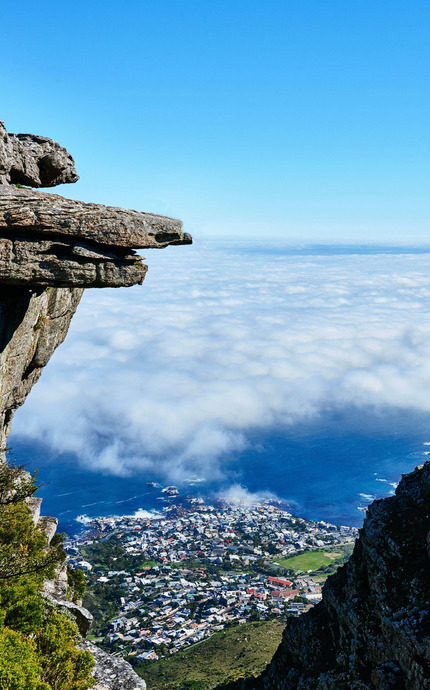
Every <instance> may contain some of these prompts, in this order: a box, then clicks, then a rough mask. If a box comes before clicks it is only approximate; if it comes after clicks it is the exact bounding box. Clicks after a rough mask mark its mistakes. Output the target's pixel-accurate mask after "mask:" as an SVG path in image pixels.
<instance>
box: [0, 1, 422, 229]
mask: <svg viewBox="0 0 430 690" xmlns="http://www.w3.org/2000/svg"><path fill="white" fill-rule="evenodd" d="M429 20H430V5H429V4H428V3H427V2H412V3H405V2H398V1H396V0H391V1H390V2H388V1H380V2H370V1H368V0H361V1H357V0H350V1H349V2H345V0H318V1H312V0H308V1H307V2H302V0H290V1H287V0H284V1H283V2H280V1H277V0H265V2H262V1H258V2H256V1H252V0H247V2H244V1H243V0H229V1H228V2H227V1H225V0H221V1H219V2H217V3H215V2H201V0H199V1H197V0H179V1H178V0H158V1H157V2H154V1H152V2H147V1H145V0H138V1H137V0H129V1H128V2H126V3H125V2H123V3H118V2H112V3H105V2H98V1H97V0H95V1H91V2H88V0H86V1H85V2H83V1H82V0H74V1H73V2H69V1H66V2H58V1H56V2H50V1H45V2H44V1H43V0H42V1H41V2H38V3H34V2H28V1H27V0H23V1H22V2H20V4H19V9H18V10H17V9H15V7H13V6H12V5H11V4H10V3H9V4H6V5H5V6H4V7H3V8H2V28H1V29H0V35H1V43H2V54H3V58H2V77H1V81H2V95H3V97H2V115H1V116H2V118H3V119H4V121H5V124H6V127H7V128H8V129H9V130H10V131H17V132H19V131H24V132H27V131H31V132H35V133H39V134H45V135H47V136H51V137H52V138H54V139H57V140H58V141H59V142H60V143H62V144H63V145H64V146H66V147H67V148H68V149H69V150H70V152H71V153H72V155H73V156H74V157H75V160H76V163H77V168H78V172H79V174H80V175H81V180H80V181H79V182H78V183H77V184H76V185H74V186H68V187H67V188H63V189H60V190H59V192H60V193H64V194H65V195H68V196H71V197H74V198H81V199H84V200H88V201H99V202H102V203H108V204H113V205H120V206H128V207H133V208H137V209H139V210H147V211H155V212H159V213H163V214H167V215H173V216H175V217H180V218H182V219H183V220H184V223H185V226H186V228H187V229H188V230H189V231H190V232H192V233H193V234H194V236H195V238H196V239H200V238H209V237H219V238H227V237H230V238H234V239H240V238H247V237H268V238H270V237H276V238H278V239H286V240H288V241H300V240H305V241H316V240H317V241H330V240H339V239H342V240H343V241H351V242H355V241H387V240H389V241H400V242H412V241H413V242H425V241H428V237H429V236H430V235H429V232H428V231H429V218H430V195H429V166H430V163H429V161H430V155H429V154H430V151H429V137H430V128H429V124H428V123H429V121H430V112H429V110H430V108H429V105H430V95H429V88H428V84H429V81H430V80H429V76H430V75H429V65H430V60H429V57H430V55H429V54H430V44H429V41H428V35H427V28H428V25H429Z"/></svg>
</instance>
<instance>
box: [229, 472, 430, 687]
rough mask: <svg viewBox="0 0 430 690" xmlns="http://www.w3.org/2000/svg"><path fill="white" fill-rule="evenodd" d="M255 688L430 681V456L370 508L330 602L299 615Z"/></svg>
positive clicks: (327, 595)
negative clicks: (393, 493)
mask: <svg viewBox="0 0 430 690" xmlns="http://www.w3.org/2000/svg"><path fill="white" fill-rule="evenodd" d="M242 687H246V688H247V690H251V689H254V688H255V689H257V688H258V690H262V689H263V688H264V690H269V689H270V690H331V689H332V688H333V689H335V688H344V689H345V690H347V689H348V690H350V689H351V690H359V689H360V690H370V689H375V688H376V689H377V690H424V689H425V688H430V462H429V463H427V464H426V465H424V466H423V467H418V468H417V469H416V470H415V471H414V472H412V473H411V474H409V475H405V476H404V477H403V479H402V481H401V482H400V484H399V486H398V488H397V491H396V495H395V496H393V497H390V498H386V499H383V500H380V501H375V502H374V503H373V504H372V505H371V506H370V508H369V510H368V512H367V517H366V519H365V522H364V525H363V528H362V529H361V531H360V537H359V539H358V540H357V542H356V546H355V549H354V552H353V555H352V557H351V559H350V561H349V562H348V563H347V564H346V565H344V566H343V567H342V568H340V569H339V570H338V571H337V573H336V574H335V575H333V576H332V577H330V578H329V579H328V580H327V583H326V585H325V587H324V589H323V601H322V602H321V603H320V604H318V605H317V606H315V607H314V608H313V609H312V610H311V611H310V612H309V613H307V614H304V615H302V616H300V618H298V619H294V620H291V621H290V622H289V623H288V625H287V627H286V629H285V632H284V636H283V641H282V643H281V645H280V647H279V649H278V651H277V652H276V654H275V656H274V658H273V660H272V662H271V664H270V665H269V666H268V668H267V669H266V672H265V673H264V674H263V676H262V677H261V678H259V679H258V680H254V681H249V682H248V683H247V684H246V685H242Z"/></svg>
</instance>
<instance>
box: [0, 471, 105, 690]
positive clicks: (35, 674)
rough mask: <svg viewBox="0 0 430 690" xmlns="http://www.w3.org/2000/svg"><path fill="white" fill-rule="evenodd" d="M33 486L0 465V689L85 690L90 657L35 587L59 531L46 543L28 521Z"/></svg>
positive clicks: (58, 553) (47, 571)
mask: <svg viewBox="0 0 430 690" xmlns="http://www.w3.org/2000/svg"><path fill="white" fill-rule="evenodd" d="M20 477H21V479H20ZM36 488H37V487H36V484H35V480H34V477H32V478H28V476H26V475H23V473H22V468H19V467H15V466H9V465H6V464H3V465H1V466H0V689H1V690H87V688H90V687H92V685H93V684H94V682H95V681H94V678H93V676H92V675H91V669H92V667H93V666H94V662H93V660H92V657H91V655H90V654H89V653H88V652H82V651H80V650H79V649H77V647H76V642H77V640H78V630H77V627H76V625H75V623H74V622H72V620H70V619H69V617H68V616H67V615H65V614H64V613H61V612H60V611H59V610H57V608H56V607H55V605H53V604H52V603H50V602H49V601H48V600H47V599H46V598H44V596H43V595H42V592H41V590H42V587H43V583H44V581H45V578H52V577H53V576H54V575H55V568H56V566H57V565H58V564H59V563H60V562H62V560H63V557H64V551H63V548H62V544H61V542H62V540H61V537H59V536H57V537H54V539H53V540H52V541H51V545H50V546H48V545H47V538H46V535H45V534H44V533H43V532H42V531H41V530H40V529H38V528H37V527H36V526H35V525H34V522H33V519H32V514H31V511H30V509H29V507H28V506H27V505H26V502H25V499H26V498H28V497H30V496H32V495H33V493H34V492H35V490H36ZM15 489H16V490H15Z"/></svg>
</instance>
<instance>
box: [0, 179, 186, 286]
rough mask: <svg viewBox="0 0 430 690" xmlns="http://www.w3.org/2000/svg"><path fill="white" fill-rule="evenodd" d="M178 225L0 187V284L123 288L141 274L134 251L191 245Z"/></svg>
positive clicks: (139, 280) (155, 217)
mask: <svg viewBox="0 0 430 690" xmlns="http://www.w3.org/2000/svg"><path fill="white" fill-rule="evenodd" d="M190 243H191V237H190V236H189V235H188V234H187V233H184V232H183V230H182V222H181V221H179V220H175V219H173V218H167V217H165V216H158V215H156V214H152V213H140V212H138V211H134V210H126V209H122V208H116V207H113V206H104V205H102V204H89V203H84V202H82V201H72V200H71V199H65V198H64V197H61V196H59V195H57V194H48V193H44V192H37V191H34V190H32V189H20V188H17V187H13V186H9V185H3V186H1V185H0V282H1V283H3V284H8V285H29V284H30V285H33V286H51V287H65V286H68V287H70V286H73V287H129V286H131V285H135V284H137V283H142V281H143V279H144V277H145V273H146V271H147V266H146V265H145V264H143V263H142V258H141V257H140V256H137V255H136V253H135V251H134V249H143V248H145V249H153V248H164V247H167V246H168V245H170V244H173V245H179V244H190Z"/></svg>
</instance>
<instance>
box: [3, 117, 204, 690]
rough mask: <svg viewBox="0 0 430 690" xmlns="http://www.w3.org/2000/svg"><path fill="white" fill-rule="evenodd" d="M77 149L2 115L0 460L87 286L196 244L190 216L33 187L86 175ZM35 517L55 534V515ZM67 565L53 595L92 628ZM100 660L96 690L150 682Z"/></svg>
mask: <svg viewBox="0 0 430 690" xmlns="http://www.w3.org/2000/svg"><path fill="white" fill-rule="evenodd" d="M78 179H79V178H78V175H77V173H76V170H75V166H74V161H73V158H72V157H71V155H70V154H69V153H68V152H67V151H66V150H65V149H64V148H62V147H61V146H60V145H59V144H57V143H56V142H55V141H52V140H51V139H48V138H47V137H41V136H35V135H32V134H9V133H8V132H7V131H6V129H5V127H4V125H3V123H2V122H0V462H1V461H2V460H3V461H4V453H5V450H6V442H7V437H8V435H9V432H10V426H11V421H12V417H13V413H14V412H15V410H16V409H17V408H18V407H19V406H20V405H22V404H23V402H24V401H25V398H26V397H27V395H28V393H29V392H30V390H31V388H32V386H33V385H34V384H35V383H36V381H37V380H38V378H39V376H40V374H41V372H42V370H43V367H45V366H46V364H47V363H48V361H49V359H50V357H51V355H52V354H53V352H54V350H55V349H56V347H58V345H60V343H61V342H62V341H63V340H64V338H65V337H66V334H67V330H68V328H69V325H70V321H71V319H72V317H73V315H74V313H75V311H76V308H77V306H78V304H79V300H80V299H81V296H82V293H83V290H84V289H85V288H94V287H122V286H125V287H127V286H131V285H135V284H141V283H142V281H143V279H144V277H145V274H146V271H147V266H146V265H145V264H144V263H143V262H142V257H140V256H138V255H137V254H136V252H135V249H140V248H154V247H159V248H163V247H166V246H167V245H169V244H189V243H190V242H191V238H190V236H189V235H187V234H186V233H184V232H183V231H182V223H181V222H180V221H178V220H174V219H172V218H165V217H164V216H158V215H154V214H149V213H140V212H138V211H133V210H125V209H121V208H114V207H110V206H102V205H100V204H87V203H83V202H79V201H72V200H70V199H65V198H63V197H61V196H58V195H55V194H48V193H45V192H39V191H35V190H34V189H28V188H23V187H22V185H27V186H29V187H32V188H33V187H36V188H37V187H53V186H55V185H58V184H65V183H72V182H76V180H78ZM40 503H41V501H40V499H31V500H30V501H29V504H30V507H31V510H32V512H33V519H34V522H35V523H37V524H38V525H39V526H40V527H41V528H42V529H43V531H45V532H46V534H47V537H48V541H49V540H50V539H51V538H52V536H53V534H54V533H55V529H56V525H57V521H56V519H55V518H46V517H40ZM66 587H67V582H66V578H65V571H64V568H63V569H61V568H60V570H59V572H58V577H57V580H56V581H53V582H47V583H46V584H45V596H46V597H48V598H51V599H52V600H55V601H56V602H57V603H61V605H62V606H63V607H64V608H67V609H69V611H70V610H71V611H72V613H73V614H74V615H75V617H76V620H77V623H78V625H79V627H80V630H81V632H82V633H83V634H85V632H86V630H87V628H88V623H89V619H90V618H91V616H90V614H89V613H88V612H86V611H85V609H82V608H81V607H77V606H76V605H73V604H71V603H70V602H67V597H66ZM83 644H84V645H86V648H87V649H90V650H91V651H92V652H93V653H94V655H95V657H96V661H97V665H96V669H95V673H94V675H95V676H96V678H97V680H98V684H97V686H95V689H96V690H122V689H124V690H138V689H140V690H143V689H144V688H145V687H146V686H145V683H144V681H143V680H142V679H140V678H139V677H138V676H137V675H136V674H135V673H134V671H133V670H132V668H131V667H130V666H129V665H128V664H126V663H125V662H123V661H118V660H112V659H111V658H110V657H109V655H106V654H105V653H104V652H102V651H101V650H97V649H96V648H94V646H93V645H90V643H88V642H83Z"/></svg>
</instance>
